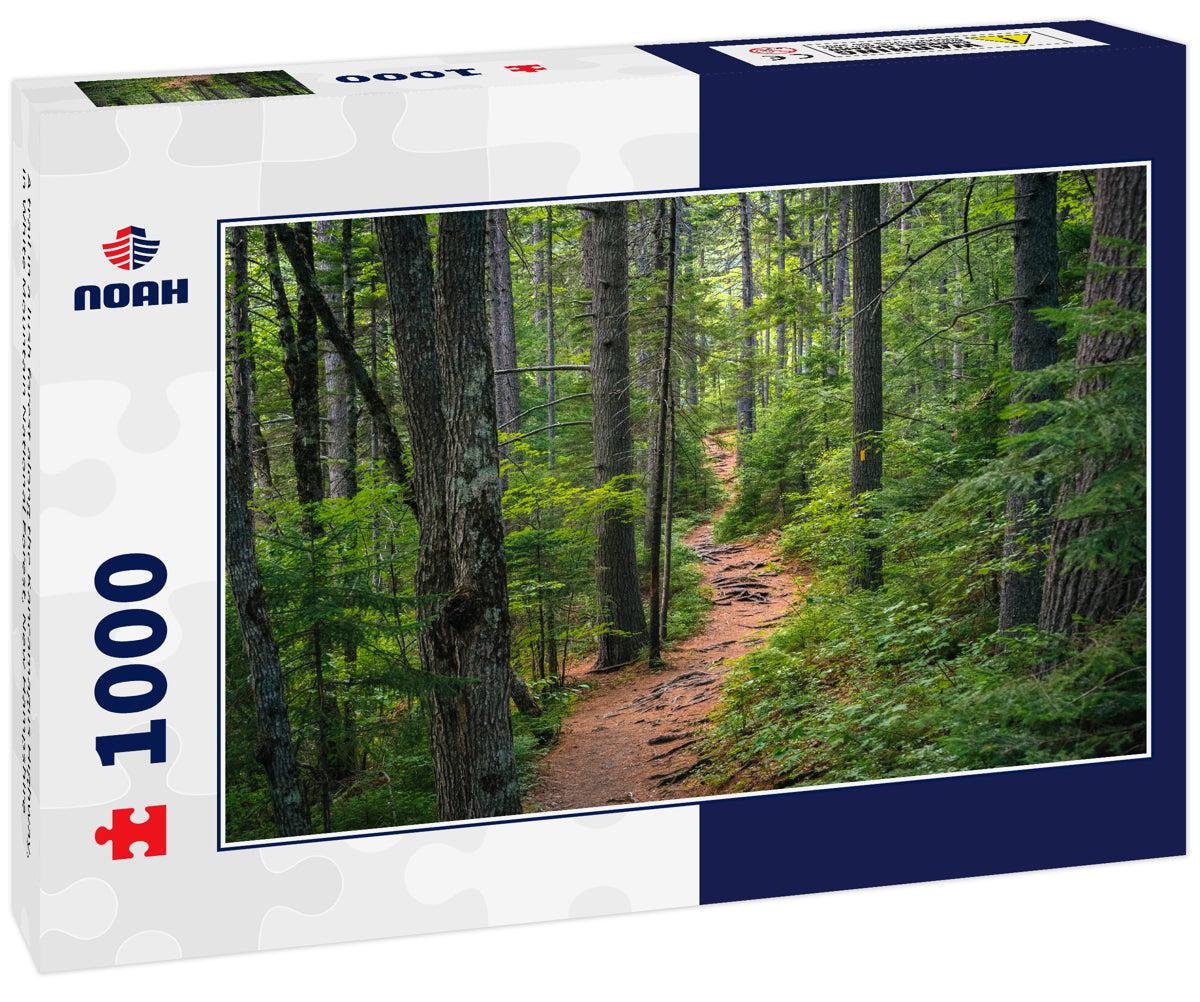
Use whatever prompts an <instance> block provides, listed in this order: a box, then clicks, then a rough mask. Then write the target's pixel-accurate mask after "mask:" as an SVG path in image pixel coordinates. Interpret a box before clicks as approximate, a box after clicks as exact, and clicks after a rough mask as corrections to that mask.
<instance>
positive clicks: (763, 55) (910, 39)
mask: <svg viewBox="0 0 1200 1002" xmlns="http://www.w3.org/2000/svg"><path fill="white" fill-rule="evenodd" d="M1104 44H1106V43H1104V42H1096V41H1093V40H1092V39H1090V38H1083V37H1081V36H1080V35H1072V34H1070V33H1068V32H1065V31H1059V30H1058V29H1057V28H1004V29H998V30H997V31H995V32H989V31H987V30H984V31H978V32H974V31H961V32H959V31H951V32H939V33H937V34H932V35H922V34H909V35H881V36H879V37H877V38H826V39H817V40H810V41H794V42H775V41H772V42H750V43H746V44H742V45H714V46H713V48H714V49H716V51H717V52H724V53H726V54H728V55H730V56H733V57H734V58H736V59H740V60H741V61H742V62H744V63H749V64H750V65H751V66H793V65H798V64H808V63H833V62H846V61H847V60H858V59H898V58H901V57H904V56H954V55H962V54H970V53H973V52H1025V51H1028V50H1030V49H1047V48H1058V49H1062V48H1079V47H1080V46H1085V45H1104Z"/></svg>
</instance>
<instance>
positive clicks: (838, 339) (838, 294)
mask: <svg viewBox="0 0 1200 1002" xmlns="http://www.w3.org/2000/svg"><path fill="white" fill-rule="evenodd" d="M850 198H851V188H850V186H849V185H843V186H842V190H841V196H840V201H839V203H838V231H837V246H838V250H837V253H836V255H835V257H834V262H833V293H832V297H833V298H832V301H831V305H830V312H831V313H832V314H833V323H832V326H831V328H830V334H831V339H832V340H831V343H830V345H829V348H830V351H831V352H832V353H833V360H832V361H831V362H830V363H829V369H828V372H829V375H830V376H836V375H837V374H838V365H839V361H838V360H839V359H840V358H841V355H842V318H841V317H840V316H839V313H840V311H841V309H842V304H843V303H845V301H846V293H847V292H848V291H849V290H850V258H849V251H848V250H847V249H846V245H847V244H849V243H850V241H849V239H848V236H849V233H850ZM876 215H878V213H876ZM826 225H828V217H826ZM854 260H855V265H856V266H857V263H858V258H857V256H856V257H855V259H854Z"/></svg>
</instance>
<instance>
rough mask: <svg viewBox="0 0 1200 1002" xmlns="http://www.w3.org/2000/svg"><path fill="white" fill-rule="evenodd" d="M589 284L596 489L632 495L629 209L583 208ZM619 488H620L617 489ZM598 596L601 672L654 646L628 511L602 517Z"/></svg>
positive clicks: (617, 509)
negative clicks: (611, 488)
mask: <svg viewBox="0 0 1200 1002" xmlns="http://www.w3.org/2000/svg"><path fill="white" fill-rule="evenodd" d="M580 209H581V210H582V212H583V215H584V229H583V235H582V248H583V258H584V275H585V280H586V281H587V283H588V284H590V285H591V287H592V309H591V312H592V440H593V449H594V469H595V472H594V476H593V483H594V485H595V487H597V488H600V487H604V486H606V485H608V484H610V483H612V484H613V486H615V487H617V488H618V489H620V490H623V491H624V490H629V489H630V487H631V484H630V480H631V478H632V474H633V430H632V427H631V416H630V409H629V326H628V321H629V258H628V255H629V249H628V230H629V222H628V218H627V215H626V211H627V210H626V205H625V203H624V202H599V203H593V204H590V205H583V206H580ZM614 481H615V483H614ZM596 593H597V600H598V602H599V604H600V616H601V618H602V621H603V622H604V624H605V625H604V628H603V632H602V633H601V634H600V637H599V652H598V654H597V657H596V667H597V668H607V667H613V666H615V665H621V664H627V663H630V662H632V661H633V660H634V659H635V658H636V657H637V653H638V651H639V650H640V649H641V647H642V645H643V644H644V643H645V642H646V616H645V612H644V610H643V609H642V599H641V594H640V591H639V587H638V569H637V546H636V544H635V541H634V527H633V519H632V518H631V517H630V515H629V512H628V510H627V508H626V506H625V505H623V504H613V505H609V506H608V507H606V508H605V509H604V510H603V511H601V512H600V513H599V514H598V515H597V518H596Z"/></svg>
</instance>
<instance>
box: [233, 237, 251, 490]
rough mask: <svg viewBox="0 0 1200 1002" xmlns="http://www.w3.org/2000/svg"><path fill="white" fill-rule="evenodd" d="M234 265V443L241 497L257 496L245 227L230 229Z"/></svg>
mask: <svg viewBox="0 0 1200 1002" xmlns="http://www.w3.org/2000/svg"><path fill="white" fill-rule="evenodd" d="M229 250H230V257H231V259H232V264H233V282H232V288H231V292H232V301H231V302H230V304H229V338H228V343H229V354H230V361H231V366H230V369H231V372H230V381H229V382H230V386H229V389H230V399H231V401H232V402H233V440H234V443H235V445H236V447H237V454H238V456H239V458H240V460H241V462H240V464H239V470H240V471H241V473H242V475H243V481H242V484H241V488H242V496H243V497H244V498H246V499H247V501H249V500H250V499H251V498H252V497H253V495H254V485H253V476H252V469H253V464H252V463H251V456H252V454H253V449H254V445H253V437H254V435H253V429H254V392H253V387H254V356H253V355H252V354H251V352H250V344H251V341H250V283H249V277H248V275H249V264H248V254H247V238H246V227H244V226H231V227H230V228H229Z"/></svg>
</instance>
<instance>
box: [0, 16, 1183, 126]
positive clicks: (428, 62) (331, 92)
mask: <svg viewBox="0 0 1200 1002" xmlns="http://www.w3.org/2000/svg"><path fill="white" fill-rule="evenodd" d="M1148 46H1162V47H1171V48H1181V46H1180V45H1179V43H1176V42H1169V41H1166V40H1163V39H1159V38H1154V37H1153V36H1150V35H1144V34H1141V33H1138V32H1133V31H1127V30H1125V29H1122V28H1115V27H1112V26H1111V25H1105V24H1101V23H1099V22H1096V21H1065V22H1046V23H1039V24H1016V25H1012V24H1010V25H983V26H977V27H968V28H952V29H929V30H920V31H894V32H877V33H874V34H847V35H827V36H816V35H795V36H789V37H783V38H767V39H763V38H757V39H756V38H743V39H727V40H720V41H708V42H676V43H669V44H662V45H640V46H633V45H629V46H598V47H594V48H571V49H536V50H529V51H516V50H513V51H507V52H493V53H485V54H479V53H476V54H468V55H455V54H434V55H427V56H402V57H397V58H388V57H383V58H376V59H365V60H355V59H347V60H339V61H337V62H328V63H305V64H294V65H290V66H286V67H257V68H241V69H232V70H230V69H225V70H211V69H200V70H175V71H165V72H162V73H159V74H146V73H141V74H135V75H132V76H128V77H101V78H99V79H75V78H71V77H59V78H45V79H35V80H18V81H16V83H15V85H14V86H15V88H16V89H17V91H18V92H19V93H22V94H24V95H25V96H26V98H27V100H28V101H29V102H30V105H31V107H32V108H33V109H36V110H38V111H49V112H82V111H90V110H93V109H96V108H108V107H124V106H130V105H143V104H145V105H156V104H176V103H181V102H196V101H223V100H232V99H247V98H249V99H266V98H271V99H277V98H294V97H299V96H310V95H316V96H326V97H333V96H348V95H355V94H359V95H361V94H394V93H396V92H398V91H399V92H403V91H409V90H414V89H419V90H420V91H422V92H429V91H437V90H445V89H460V88H475V89H491V88H497V87H526V86H532V85H545V84H553V83H589V82H598V81H611V80H614V79H627V80H629V79H634V78H637V77H664V76H679V75H691V74H699V75H701V76H709V75H712V74H722V75H726V74H746V73H751V72H755V71H761V70H763V69H767V68H769V69H772V70H774V71H776V72H779V71H783V70H790V71H800V70H802V71H804V72H810V73H811V72H821V71H822V70H823V69H827V68H828V67H829V66H830V65H831V64H838V63H852V62H862V61H866V60H879V59H899V58H904V59H939V58H944V57H947V56H952V57H956V58H963V57H967V56H972V57H977V56H980V55H985V56H992V57H996V56H999V57H1002V58H1023V59H1031V58H1034V59H1036V58H1038V57H1044V56H1045V55H1046V54H1047V53H1048V52H1051V51H1061V50H1063V49H1081V48H1092V49H1095V48H1102V47H1103V48H1110V49H1112V48H1115V49H1130V48H1145V47H1148Z"/></svg>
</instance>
